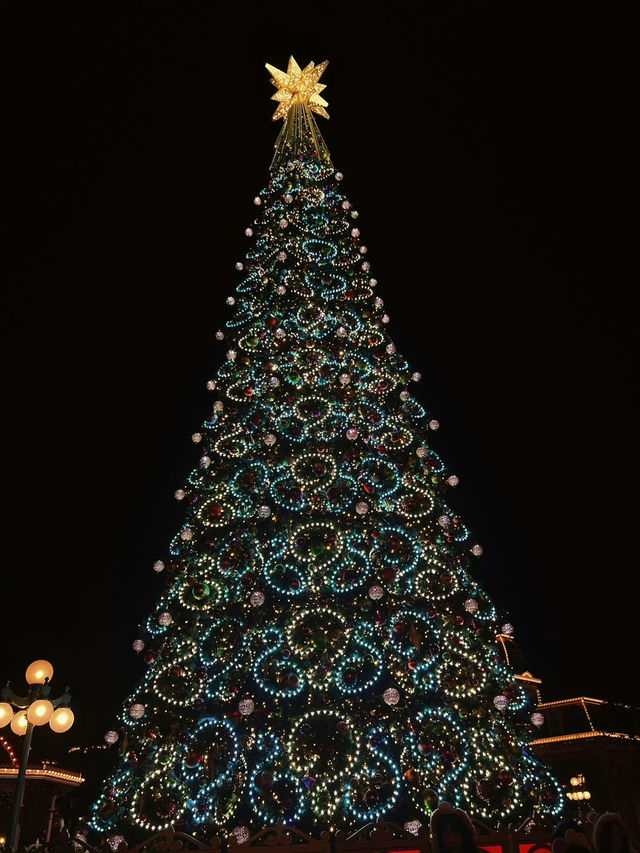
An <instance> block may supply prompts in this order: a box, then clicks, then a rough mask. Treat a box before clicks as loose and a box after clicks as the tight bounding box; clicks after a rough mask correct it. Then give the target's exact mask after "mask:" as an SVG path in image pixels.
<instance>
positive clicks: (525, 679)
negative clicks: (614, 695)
mask: <svg viewBox="0 0 640 853" xmlns="http://www.w3.org/2000/svg"><path fill="white" fill-rule="evenodd" d="M498 644H499V646H500V647H501V649H502V652H503V654H504V657H505V660H506V663H507V664H508V666H510V667H511V668H512V669H513V670H514V672H515V673H516V676H515V677H516V679H517V681H518V682H519V683H520V684H521V685H522V686H523V687H524V688H525V690H527V692H528V693H529V694H530V695H531V696H532V698H533V700H534V701H535V703H536V706H537V711H538V712H539V713H540V715H541V717H542V720H541V721H540V725H539V729H538V737H536V738H535V740H533V741H532V743H531V746H532V747H533V749H534V751H535V754H536V755H537V756H538V758H541V759H542V760H544V761H545V762H546V763H547V764H549V765H551V767H552V768H553V771H554V773H555V775H556V777H557V778H558V780H559V781H560V782H561V784H563V785H564V786H565V788H566V793H567V798H568V803H569V804H568V806H567V813H569V814H571V812H572V811H573V813H574V815H576V816H584V815H585V813H586V812H587V811H588V810H589V809H594V810H595V811H598V812H602V811H615V812H618V813H619V814H620V815H621V817H622V818H623V820H624V821H625V823H626V825H627V826H628V827H629V829H630V830H631V831H632V833H633V834H634V836H635V838H636V840H640V708H633V707H631V706H629V705H624V704H622V703H620V702H611V701H607V700H604V699H594V698H591V697H587V696H575V697H571V698H568V699H557V700H553V701H546V700H544V699H543V697H542V692H541V685H542V680H541V679H540V678H536V677H535V676H533V675H532V674H531V672H529V670H528V669H527V664H526V659H525V656H524V653H523V652H522V650H521V648H520V647H519V646H518V645H517V643H516V642H515V641H514V638H513V635H509V634H499V635H498Z"/></svg>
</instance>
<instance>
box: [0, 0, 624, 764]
mask: <svg viewBox="0 0 640 853" xmlns="http://www.w3.org/2000/svg"><path fill="white" fill-rule="evenodd" d="M441 7H444V8H441ZM376 9H377V7H373V6H370V5H368V4H364V3H363V4H353V3H352V4H346V3H345V4H340V5H336V6H335V7H333V6H331V5H327V4H311V3H307V4H300V3H298V4H276V5H274V4H267V3H263V4H261V5H256V4H242V5H239V6H237V7H233V8H232V7H226V6H222V5H219V4H216V3H213V2H194V3H175V4H171V5H167V4H166V3H162V2H149V3H126V4H120V5H119V4H117V3H115V4H114V3H108V4H107V3H103V4H101V3H78V4H70V3H43V4H40V5H39V4H20V3H13V4H6V5H4V6H3V7H2V16H1V18H2V20H1V21H0V25H1V26H0V32H1V35H0V47H1V50H0V53H1V54H2V66H3V67H2V74H1V75H0V76H1V78H2V81H3V84H2V85H3V88H4V90H5V91H4V96H3V101H2V112H3V118H4V121H3V125H4V130H3V131H2V137H3V139H4V143H5V144H6V143H8V148H7V149H6V152H5V155H4V157H3V163H2V168H3V172H4V178H3V185H4V186H3V191H2V195H3V202H2V205H3V225H2V228H3V230H2V237H3V241H4V240H5V238H6V248H5V250H4V251H3V255H2V279H3V302H4V305H5V308H6V312H4V313H5V317H6V327H5V330H4V335H3V355H2V369H3V377H2V397H3V409H4V414H3V416H2V433H3V434H2V452H3V476H2V483H3V493H4V497H5V500H6V508H5V510H4V513H3V516H2V518H3V522H4V525H3V528H4V529H3V546H4V547H3V555H2V556H3V580H2V604H1V608H2V609H1V613H2V637H3V642H2V657H1V662H2V665H1V667H0V669H1V672H0V676H5V677H11V678H12V679H13V680H14V684H15V686H18V685H19V684H20V683H22V673H23V670H24V668H25V667H26V665H27V664H28V663H29V662H30V661H31V660H32V659H34V658H36V657H46V658H49V659H51V660H52V662H53V663H54V665H55V667H56V673H55V676H54V684H57V685H58V686H59V687H60V688H61V687H62V686H63V685H64V683H70V684H71V685H72V688H73V692H74V703H73V707H74V709H75V712H76V720H77V722H76V726H75V728H74V729H73V730H72V731H71V732H70V733H69V734H68V735H66V736H64V738H58V737H57V736H56V737H54V736H53V735H52V734H49V733H48V732H47V733H46V734H45V733H41V734H39V735H38V744H37V745H36V744H35V743H34V746H35V747H36V749H37V750H38V751H39V752H41V753H43V752H45V753H46V752H47V751H48V752H49V753H54V752H55V751H56V750H57V751H59V750H60V749H62V748H64V749H66V748H67V747H68V746H69V745H71V744H73V743H78V742H84V743H90V742H96V743H99V742H101V740H102V733H103V732H104V730H105V729H106V728H107V727H108V726H109V724H110V722H111V720H112V719H113V716H114V715H115V713H116V712H117V710H118V709H119V707H120V703H121V702H122V700H123V698H124V697H125V695H126V694H127V693H128V692H129V690H130V689H131V687H132V686H133V683H134V681H135V679H136V678H137V676H138V674H139V673H140V671H141V667H142V664H141V662H140V661H139V660H138V659H137V658H136V656H135V655H134V653H133V652H131V650H130V644H131V641H132V640H133V639H134V638H135V636H136V625H137V623H138V622H139V621H142V619H143V618H144V617H145V616H146V614H147V612H148V611H149V610H150V609H151V607H152V605H153V602H154V601H155V598H156V596H157V594H158V592H159V590H160V588H161V580H160V579H158V578H157V577H156V575H155V574H154V572H153V571H152V569H151V566H152V564H153V561H154V560H155V559H158V558H161V557H163V556H164V555H165V553H166V551H165V549H166V546H167V544H168V541H169V539H170V537H171V536H172V535H173V534H174V532H175V530H176V529H177V527H178V523H179V519H180V516H181V513H180V509H179V507H178V506H177V505H176V504H175V501H174V500H173V498H172V493H173V490H174V489H175V488H176V487H177V486H179V485H180V483H181V480H182V477H183V476H184V475H185V474H186V473H187V472H188V471H189V470H190V469H191V467H192V465H193V464H194V463H195V460H196V459H197V457H198V452H197V450H195V449H194V447H193V445H192V444H191V441H190V435H191V433H192V432H193V431H194V430H196V429H197V428H198V426H199V424H200V423H201V421H202V420H203V418H204V417H205V415H206V414H207V412H208V410H209V407H210V405H211V402H212V399H213V398H212V395H210V394H209V393H208V392H207V391H206V390H205V387H204V386H205V382H206V380H207V379H208V378H210V377H211V376H213V375H214V373H215V371H216V369H217V367H218V365H219V364H220V361H221V359H222V358H223V351H224V348H223V347H220V345H218V344H216V342H215V341H214V338H213V335H214V332H215V330H216V329H217V328H219V327H221V326H222V324H223V323H224V320H225V318H226V316H227V315H228V312H229V309H228V308H227V307H226V306H225V304H224V299H225V297H226V296H228V295H229V294H230V293H232V292H233V289H234V287H235V284H236V282H237V273H236V272H235V270H234V264H235V262H236V260H239V259H241V257H242V255H243V254H244V251H245V250H246V238H245V237H244V235H243V231H244V228H245V226H246V225H247V224H249V222H250V221H251V219H252V218H253V216H254V208H253V205H252V203H251V200H252V198H253V196H254V195H255V194H256V192H257V191H258V190H259V189H260V188H261V187H262V186H264V185H265V184H266V182H267V169H268V165H269V162H270V158H271V152H272V145H273V142H274V140H275V137H276V134H277V131H278V129H279V124H278V125H276V124H274V123H272V122H271V115H272V112H273V110H274V109H275V104H274V103H273V102H271V101H269V97H270V95H271V94H272V92H273V89H272V87H271V85H270V83H269V81H268V75H267V72H266V71H265V70H264V67H263V66H264V62H265V61H269V62H271V63H273V64H275V65H276V66H278V67H280V68H285V67H286V63H287V59H288V56H289V54H290V53H291V52H293V53H294V55H295V56H296V58H297V59H298V61H299V62H300V63H301V64H306V63H307V62H308V61H309V60H310V59H313V60H314V61H316V62H319V61H321V60H323V59H325V58H328V59H329V60H330V64H329V67H328V69H327V71H326V72H325V75H324V77H323V82H325V83H326V84H327V90H326V91H325V93H324V94H325V95H326V97H327V99H328V101H329V112H330V115H331V120H330V121H329V122H325V121H324V120H322V119H319V122H320V124H321V129H322V132H323V134H324V136H325V139H326V141H327V143H328V145H329V148H330V150H331V153H332V156H333V160H334V163H335V164H336V166H337V167H338V168H340V169H341V170H342V171H343V172H344V174H345V179H344V182H343V184H342V188H343V190H344V191H345V192H346V194H347V195H348V197H349V198H350V199H351V200H352V202H353V203H354V206H355V207H357V208H358V210H359V211H360V214H361V216H360V220H359V226H360V228H361V231H362V235H363V239H364V242H366V244H367V245H368V246H369V249H370V255H369V257H370V259H371V261H372V264H373V272H374V274H375V275H376V277H377V278H378V280H379V282H380V285H379V292H380V295H381V296H383V298H384V299H385V303H386V306H387V308H388V310H389V313H390V315H391V324H390V327H389V328H390V332H391V334H392V336H393V337H394V339H395V341H396V343H397V345H398V348H399V350H400V352H402V353H403V354H404V355H406V356H407V357H408V358H409V360H410V362H411V364H412V366H413V367H414V369H417V370H420V371H421V372H422V373H423V376H424V380H423V383H422V385H421V386H420V387H419V389H418V392H417V393H418V396H419V398H420V399H421V400H422V401H423V402H424V403H425V404H426V405H427V406H428V408H429V409H430V410H431V411H432V412H433V413H434V415H436V416H437V417H438V418H439V419H440V421H441V424H442V427H441V430H440V432H439V433H438V435H437V436H435V437H434V445H435V447H436V449H438V450H439V451H440V452H441V453H442V454H443V456H444V458H445V459H446V460H447V462H448V463H449V466H450V468H451V469H452V470H453V471H455V472H456V473H458V474H459V475H460V478H461V484H460V486H459V487H458V490H457V492H456V493H455V494H454V495H453V497H452V499H451V501H452V504H453V505H454V506H455V507H456V508H458V509H459V510H460V511H461V512H462V514H463V516H464V517H465V519H466V521H467V522H468V523H469V524H470V526H471V528H472V530H473V532H474V535H475V538H476V539H477V540H478V541H480V542H481V543H482V544H483V545H484V548H485V556H484V557H483V558H482V559H481V560H479V561H478V562H477V563H476V564H475V565H476V567H477V576H478V577H479V578H480V579H481V581H482V582H483V583H484V585H485V587H486V588H487V590H488V591H489V592H490V594H491V595H492V596H493V597H494V599H495V600H496V602H497V603H498V604H499V605H500V606H502V607H504V608H505V609H506V610H508V611H509V615H510V619H511V621H512V622H513V623H514V624H515V626H516V637H517V640H518V641H519V643H520V644H521V646H522V647H523V649H524V650H525V652H526V654H527V657H528V660H529V666H530V669H531V670H532V671H533V673H534V674H535V675H538V676H540V677H542V678H543V696H544V697H545V698H548V699H550V698H561V697H566V696H569V695H581V694H585V695H588V696H596V697H603V698H609V699H612V700H618V701H623V702H631V703H634V702H635V703H637V702H640V687H639V685H638V679H637V678H636V677H635V674H634V673H635V669H634V667H635V659H636V657H637V634H638V630H637V609H638V604H637V601H638V584H637V573H638V536H637V529H638V521H637V485H636V484H637V479H638V473H639V464H638V462H639V456H638V449H637V444H638V441H637V433H638V393H637V392H638V384H637V378H638V375H637V361H636V337H637V332H636V316H637V315H636V314H635V313H634V311H633V306H632V303H631V296H630V294H631V292H632V285H633V276H632V275H631V274H630V273H629V272H627V271H626V270H625V267H624V263H623V261H624V256H625V253H626V252H627V247H628V244H629V235H630V228H629V226H628V225H627V224H626V223H627V219H626V214H625V213H624V211H623V204H624V202H625V200H626V197H627V193H628V191H627V180H628V179H627V172H628V170H629V165H628V164H629V158H628V157H627V156H626V153H625V148H624V139H625V136H626V133H625V130H624V127H623V122H621V120H620V119H621V116H624V113H625V112H626V111H627V109H629V107H627V106H626V105H623V101H624V97H622V98H621V97H620V94H619V93H620V89H621V86H622V85H623V83H624V79H625V77H626V74H625V70H624V65H625V48H624V45H623V44H622V41H621V34H622V33H623V32H624V30H625V29H626V27H627V24H626V22H624V21H622V20H613V18H611V19H605V20H603V19H602V18H601V17H598V15H597V14H596V12H595V9H594V10H590V9H589V7H588V6H586V5H584V4H568V5H567V4H555V3H554V4H548V5H546V6H545V4H518V3H515V4H509V5H507V4H495V3H469V4H458V3H445V4H423V3H393V4H387V5H386V8H385V9H384V11H383V10H378V11H376Z"/></svg>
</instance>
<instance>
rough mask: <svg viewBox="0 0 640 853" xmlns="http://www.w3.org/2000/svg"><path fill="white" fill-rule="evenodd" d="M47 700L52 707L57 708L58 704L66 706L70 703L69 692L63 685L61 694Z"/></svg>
mask: <svg viewBox="0 0 640 853" xmlns="http://www.w3.org/2000/svg"><path fill="white" fill-rule="evenodd" d="M49 701H50V702H51V704H52V705H53V707H54V708H57V707H58V705H62V706H63V707H65V708H66V707H68V706H69V705H70V704H71V693H69V688H68V687H65V689H64V693H63V694H62V696H58V698H57V699H50V700H49Z"/></svg>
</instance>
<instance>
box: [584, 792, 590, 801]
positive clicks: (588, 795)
mask: <svg viewBox="0 0 640 853" xmlns="http://www.w3.org/2000/svg"><path fill="white" fill-rule="evenodd" d="M584 798H585V800H590V799H591V791H585V792H584Z"/></svg>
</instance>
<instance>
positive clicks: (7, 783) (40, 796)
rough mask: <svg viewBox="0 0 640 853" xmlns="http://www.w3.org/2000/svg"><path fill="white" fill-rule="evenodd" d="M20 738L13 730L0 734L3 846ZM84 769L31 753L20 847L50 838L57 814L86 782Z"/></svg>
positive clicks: (20, 830) (0, 845)
mask: <svg viewBox="0 0 640 853" xmlns="http://www.w3.org/2000/svg"><path fill="white" fill-rule="evenodd" d="M19 752H20V748H19V744H18V738H17V737H16V736H13V737H12V735H11V734H10V733H8V732H7V733H4V734H2V735H0V847H2V846H4V844H5V843H6V839H7V834H8V830H9V820H10V813H11V804H12V801H13V796H14V792H15V787H16V781H17V778H18V770H19ZM84 781H85V780H84V777H83V775H82V773H80V772H78V771H75V770H67V769H64V768H62V767H60V766H59V765H58V764H57V763H55V762H52V761H46V760H42V759H40V758H38V757H37V756H36V755H34V754H33V752H32V753H31V756H30V760H29V765H28V767H27V781H26V787H25V794H24V800H23V806H22V817H21V823H20V829H19V835H18V843H19V844H20V847H24V846H26V845H29V844H33V843H34V842H36V841H37V840H39V841H40V842H41V843H45V842H47V841H49V840H50V838H51V832H52V829H53V822H54V816H55V814H56V812H58V811H59V810H60V809H61V807H62V808H64V805H63V804H64V800H65V799H69V795H70V793H71V792H72V791H73V789H75V788H78V787H79V786H80V785H82V784H83V782H84Z"/></svg>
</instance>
